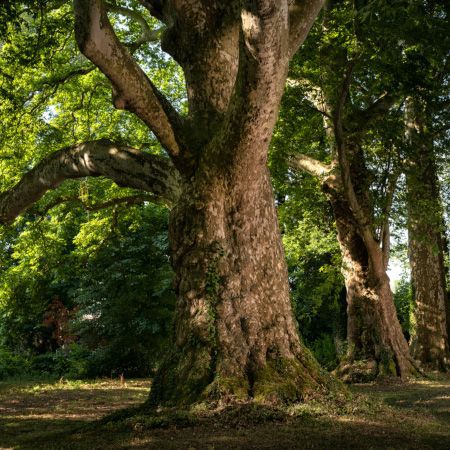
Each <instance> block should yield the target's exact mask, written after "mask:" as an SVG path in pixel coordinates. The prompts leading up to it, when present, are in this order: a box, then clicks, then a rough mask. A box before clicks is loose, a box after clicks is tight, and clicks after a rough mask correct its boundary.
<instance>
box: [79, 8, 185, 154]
mask: <svg viewBox="0 0 450 450" xmlns="http://www.w3.org/2000/svg"><path fill="white" fill-rule="evenodd" d="M74 10H75V34H76V39H77V43H78V46H79V47H80V50H81V52H82V53H83V54H84V55H85V56H86V57H87V58H89V59H90V60H91V61H92V62H93V63H94V64H95V65H96V66H97V67H98V68H99V69H100V70H101V71H102V72H103V73H104V74H105V75H106V76H107V77H108V78H109V80H110V81H111V83H112V85H113V88H114V94H115V95H114V106H116V108H119V109H127V110H129V111H131V112H133V113H135V114H136V115H137V116H138V117H139V118H140V119H141V120H142V121H143V122H145V123H146V124H147V125H148V127H149V128H150V129H151V130H152V131H153V133H154V134H155V135H156V137H157V138H158V139H159V141H160V142H161V144H162V145H163V147H164V148H165V149H166V150H167V152H168V153H169V154H170V155H171V156H172V157H176V156H177V155H178V154H179V153H180V144H179V142H180V141H182V137H181V125H180V122H181V118H180V117H179V115H178V113H177V112H176V111H175V109H174V108H173V107H172V106H171V105H170V103H169V102H168V101H167V100H166V99H165V97H164V96H163V95H162V94H161V92H159V91H158V89H157V88H156V87H155V86H154V85H153V83H152V82H151V81H150V80H149V79H148V77H147V76H146V74H145V73H144V72H143V70H142V69H141V67H140V66H139V65H138V64H137V63H136V61H135V60H134V59H133V58H132V56H131V54H130V53H129V51H128V50H127V48H126V47H125V46H124V45H122V44H121V43H120V42H119V40H118V38H117V36H116V34H115V33H114V30H113V28H112V26H111V23H110V22H109V19H108V16H107V13H106V8H105V5H104V4H103V2H102V0H89V1H88V0H74Z"/></svg>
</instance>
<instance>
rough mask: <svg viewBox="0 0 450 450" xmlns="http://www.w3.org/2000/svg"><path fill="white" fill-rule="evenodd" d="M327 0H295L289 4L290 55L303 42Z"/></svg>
mask: <svg viewBox="0 0 450 450" xmlns="http://www.w3.org/2000/svg"><path fill="white" fill-rule="evenodd" d="M324 3H325V0H295V1H293V2H291V5H290V6H289V55H290V57H291V58H292V56H294V53H295V52H296V51H297V50H298V48H299V47H300V45H302V44H303V42H304V40H305V39H306V36H307V35H308V33H309V30H310V29H311V27H312V24H313V23H314V20H315V19H316V17H317V14H319V11H320V10H321V9H322V7H323V5H324Z"/></svg>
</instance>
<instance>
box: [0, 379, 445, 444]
mask: <svg viewBox="0 0 450 450" xmlns="http://www.w3.org/2000/svg"><path fill="white" fill-rule="evenodd" d="M149 387H150V381H149V380H128V381H127V383H126V385H125V386H122V385H121V384H120V383H119V382H118V381H117V380H97V381H92V382H84V381H83V382H82V381H70V382H58V381H56V382H47V383H46V382H34V383H31V382H24V381H17V382H13V383H0V449H10V448H11V449H58V450H60V449H102V450H103V449H125V448H127V449H129V448H131V449H190V450H192V449H196V450H200V449H207V450H217V449H310V448H316V449H317V448H322V449H421V450H422V449H423V450H426V449H433V450H437V449H448V448H450V429H449V426H448V424H449V423H450V377H449V376H445V377H441V378H439V379H436V380H428V381H417V382H414V383H408V384H399V383H386V384H365V385H357V386H354V387H353V388H352V391H353V397H352V399H350V400H348V401H344V400H343V399H328V400H327V401H311V402H308V403H305V404H298V405H294V406H290V407H289V408H276V407H270V406H261V405H255V404H241V405H237V406H233V407H230V406H228V407H227V406H224V407H222V408H216V409H214V410H209V409H207V408H201V407H198V408H194V409H193V410H192V411H176V410H163V411H157V412H154V413H152V414H148V413H144V411H143V410H142V409H141V408H139V405H141V404H142V403H143V402H144V401H145V399H146V398H147V395H148V391H149ZM123 408H128V410H127V411H118V410H121V409H123ZM114 411H116V413H115V414H111V413H114ZM99 419H102V420H99Z"/></svg>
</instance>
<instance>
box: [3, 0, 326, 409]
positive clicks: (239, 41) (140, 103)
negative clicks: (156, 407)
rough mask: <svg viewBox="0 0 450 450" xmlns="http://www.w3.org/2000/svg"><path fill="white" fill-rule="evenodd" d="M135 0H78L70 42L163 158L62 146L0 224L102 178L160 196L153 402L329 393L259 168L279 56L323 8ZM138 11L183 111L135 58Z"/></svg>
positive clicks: (6, 197)
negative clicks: (175, 72)
mask: <svg viewBox="0 0 450 450" xmlns="http://www.w3.org/2000/svg"><path fill="white" fill-rule="evenodd" d="M139 3H140V5H138V2H130V3H128V4H127V5H125V4H124V5H122V6H120V5H117V4H114V5H110V4H106V3H105V2H103V1H102V0H92V1H87V0H75V1H74V14H75V35H76V41H77V44H78V47H79V49H80V50H81V52H82V53H83V54H84V55H85V56H86V57H87V58H88V59H89V60H90V61H91V62H92V63H93V64H94V65H95V66H96V67H97V68H98V69H100V71H101V72H102V73H103V74H104V75H106V77H107V78H108V79H109V81H110V82H111V86H112V91H113V103H114V106H115V107H116V108H118V109H124V110H128V111H130V112H132V113H134V114H135V115H136V116H137V117H138V118H139V119H141V121H142V122H143V123H145V124H146V126H147V127H148V128H149V130H151V132H152V133H153V134H154V135H155V136H156V137H157V139H158V140H159V142H160V144H161V146H162V148H163V149H164V154H163V155H154V154H149V153H147V152H143V151H140V150H136V149H134V148H131V147H130V146H127V145H123V144H121V143H117V142H112V141H109V140H100V141H89V142H83V143H79V144H77V145H73V146H70V147H67V148H63V149H61V150H59V151H57V152H54V153H51V154H50V155H49V156H47V157H46V158H45V159H43V160H42V161H41V162H40V163H38V164H37V165H36V166H35V167H34V168H33V169H32V170H31V171H29V172H28V173H26V174H25V175H24V176H23V178H22V179H21V181H20V182H19V183H18V184H17V185H16V186H14V187H13V188H11V189H9V190H7V191H6V192H4V193H3V194H1V195H0V222H2V223H4V224H8V223H11V222H12V221H13V220H14V219H15V218H16V217H17V216H18V215H19V214H20V213H22V212H23V211H25V210H26V209H27V208H29V207H30V206H31V205H32V204H33V203H35V202H36V201H37V200H39V199H40V198H41V197H42V196H43V195H44V194H45V193H46V192H47V191H48V190H51V189H55V188H57V187H58V185H60V184H61V183H62V182H64V181H65V180H67V179H71V178H81V177H90V176H92V177H98V176H103V177H107V178H109V179H111V180H113V181H115V182H116V183H117V184H118V185H120V186H124V187H132V188H135V189H140V190H144V191H147V192H150V193H151V194H152V195H153V197H154V198H155V199H164V200H165V201H166V202H168V203H170V204H171V205H172V209H171V214H170V224H169V237H170V246H171V262H172V266H173V269H174V271H175V282H174V286H175V292H176V295H177V307H176V317H175V325H174V337H173V345H172V347H171V350H170V353H169V354H168V356H167V358H166V360H165V362H164V363H163V364H162V366H161V368H160V369H159V372H158V374H157V376H156V379H155V381H154V386H153V389H152V394H151V401H152V402H153V403H155V404H166V405H170V404H188V403H192V402H195V401H198V400H199V399H202V398H205V399H207V398H215V399H231V400H232V399H240V398H248V397H252V398H255V399H258V400H262V401H279V400H286V401H288V400H297V399H301V398H305V397H307V396H308V395H309V394H310V393H312V392H316V391H317V390H321V389H325V390H326V388H327V387H329V386H330V385H331V383H332V382H331V379H330V378H328V377H327V376H326V375H324V373H323V372H322V371H321V370H320V368H319V367H318V365H317V363H316V362H315V361H314V359H313V358H312V357H311V356H310V354H309V353H308V351H307V350H306V349H305V347H304V346H303V344H302V343H301V341H300V338H299V335H298V331H297V327H296V323H295V320H294V318H293V313H292V308H291V303H290V298H289V285H288V277H287V270H286V264H285V259H284V253H283V248H282V245H281V240H280V233H279V230H278V223H277V215H276V210H275V204H274V199H273V195H272V188H271V183H270V177H269V173H268V170H267V166H266V160H267V153H268V146H269V141H270V139H271V135H272V130H273V127H274V124H275V121H276V118H277V114H278V108H279V103H280V99H281V96H282V94H283V89H284V85H285V80H286V75H287V71H288V65H289V61H290V59H291V58H292V56H293V55H294V53H295V52H296V50H297V49H298V47H299V46H300V45H301V43H302V42H303V41H304V39H305V38H306V36H307V34H308V31H309V29H310V27H311V25H312V23H313V22H314V20H315V18H316V16H317V14H318V12H319V10H320V8H321V6H322V3H323V2H322V0H296V1H291V0H281V1H280V0H277V1H275V0H252V1H250V0H248V1H246V0H230V1H227V2H223V1H219V0H190V1H180V0H165V1H162V0H150V1H140V2H139ZM139 8H145V9H146V11H148V12H149V13H150V14H151V15H152V16H153V17H155V18H157V19H158V20H159V21H161V22H162V23H163V26H164V31H163V32H162V39H161V45H162V49H163V50H164V51H165V52H166V53H167V54H169V55H170V56H171V57H172V58H173V59H174V60H175V61H177V63H178V64H179V65H180V66H181V68H182V69H183V72H184V76H185V80H186V89H187V97H188V99H187V102H188V112H187V114H186V115H181V114H180V113H179V112H178V111H177V109H176V108H175V107H174V105H172V104H171V103H170V102H169V101H168V99H167V98H166V97H165V96H164V95H163V94H162V92H161V91H160V90H158V89H157V88H156V86H155V84H154V83H153V82H152V81H151V80H150V79H149V77H148V75H147V74H146V72H145V71H144V69H143V67H141V66H140V65H139V64H138V63H137V62H136V59H135V58H133V50H134V48H136V46H137V45H142V44H145V41H146V40H149V39H150V38H151V39H154V37H155V33H152V32H151V30H149V29H148V26H147V25H146V23H145V21H144V20H143V17H144V16H143V15H142V14H141V13H140V12H139V11H140V10H139ZM108 10H109V11H116V12H119V13H122V14H125V15H127V16H128V17H130V18H132V19H135V20H136V21H137V23H138V24H139V25H140V26H141V27H142V30H143V33H142V36H141V38H140V41H139V42H137V43H132V44H130V43H127V44H124V43H123V42H121V41H120V40H119V38H118V35H119V34H120V32H122V31H123V30H121V29H117V30H115V29H114V28H113V25H112V24H111V21H110V18H109V17H108ZM141 12H142V11H141Z"/></svg>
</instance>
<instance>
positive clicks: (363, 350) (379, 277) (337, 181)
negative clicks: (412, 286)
mask: <svg viewBox="0 0 450 450" xmlns="http://www.w3.org/2000/svg"><path fill="white" fill-rule="evenodd" d="M352 147H353V148H355V147H356V148H357V150H352V152H351V153H352V162H351V163H349V164H348V166H347V169H346V170H348V171H349V178H350V181H351V191H350V192H349V191H348V190H346V189H345V187H344V185H343V175H342V174H341V172H344V171H342V170H341V167H342V166H341V165H340V164H339V162H338V161H335V162H334V163H333V164H331V165H325V164H322V163H320V162H319V161H315V160H314V159H313V158H310V157H306V158H305V156H304V155H300V156H295V157H293V158H292V160H291V161H292V162H291V165H292V166H293V167H294V168H297V169H301V170H304V171H307V172H308V173H310V174H312V175H314V176H318V177H319V179H320V180H321V185H322V190H323V191H324V193H325V195H326V196H327V198H328V200H329V201H330V204H331V206H332V209H333V214H334V217H335V220H336V228H337V238H338V241H339V245H340V248H341V253H342V274H343V275H344V281H345V287H346V291H347V295H346V296H347V343H348V351H347V355H346V357H345V358H344V360H343V361H342V363H341V364H340V366H339V367H338V369H337V371H336V373H337V374H338V375H339V376H340V378H341V379H342V380H343V381H345V382H359V381H369V380H373V379H375V378H377V377H379V376H399V377H401V378H404V379H406V378H408V377H409V376H410V375H413V374H415V373H416V368H415V366H414V362H413V360H412V358H411V357H410V355H409V351H408V344H407V342H406V340H405V338H404V336H403V333H402V330H401V327H400V323H399V321H398V318H397V313H396V310H395V306H394V301H393V296H392V291H391V288H390V285H389V277H388V275H387V273H386V269H387V261H386V260H387V255H386V250H387V247H385V248H384V249H383V247H381V246H380V242H379V241H378V240H376V239H375V236H374V234H373V233H374V230H375V227H374V224H373V213H372V211H371V207H370V201H369V197H370V196H369V191H368V187H369V186H368V185H367V179H368V173H367V170H366V168H365V165H364V156H363V153H362V151H361V149H360V148H358V146H355V145H353V144H352V145H350V144H347V145H346V148H347V149H348V148H352ZM341 164H342V163H341ZM344 164H347V162H346V161H344Z"/></svg>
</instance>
